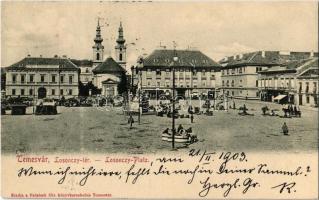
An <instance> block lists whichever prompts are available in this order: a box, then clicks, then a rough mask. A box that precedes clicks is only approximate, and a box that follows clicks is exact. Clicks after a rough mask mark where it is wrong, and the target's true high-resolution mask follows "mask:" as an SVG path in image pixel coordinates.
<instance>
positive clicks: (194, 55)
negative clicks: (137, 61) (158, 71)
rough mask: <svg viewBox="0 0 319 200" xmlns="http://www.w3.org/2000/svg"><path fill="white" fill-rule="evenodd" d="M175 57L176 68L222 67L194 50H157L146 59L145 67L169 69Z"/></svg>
mask: <svg viewBox="0 0 319 200" xmlns="http://www.w3.org/2000/svg"><path fill="white" fill-rule="evenodd" d="M174 56H176V57H178V61H177V62H176V63H175V66H183V67H195V68H196V67H215V68H219V67H220V65H219V64H218V63H217V62H215V61H214V60H212V59H211V58H209V57H208V56H206V55H205V54H203V53H202V52H200V51H194V50H176V51H175V52H174V50H168V49H162V50H155V51H153V52H152V53H151V54H150V55H149V56H148V57H146V58H145V59H144V63H143V65H144V66H145V67H168V66H171V65H172V64H173V58H174Z"/></svg>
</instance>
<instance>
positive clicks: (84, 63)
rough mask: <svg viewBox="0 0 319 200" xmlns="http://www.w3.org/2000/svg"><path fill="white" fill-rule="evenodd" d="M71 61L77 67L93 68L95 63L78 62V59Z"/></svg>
mask: <svg viewBox="0 0 319 200" xmlns="http://www.w3.org/2000/svg"><path fill="white" fill-rule="evenodd" d="M71 61H72V62H73V63H74V64H75V65H77V66H78V67H81V66H91V67H92V66H93V61H92V60H76V59H71Z"/></svg>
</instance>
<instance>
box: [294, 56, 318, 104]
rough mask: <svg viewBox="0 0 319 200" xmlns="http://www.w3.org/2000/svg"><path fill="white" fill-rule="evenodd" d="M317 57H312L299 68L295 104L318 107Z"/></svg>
mask: <svg viewBox="0 0 319 200" xmlns="http://www.w3.org/2000/svg"><path fill="white" fill-rule="evenodd" d="M318 67H319V66H318V58H314V59H312V62H309V63H308V65H306V66H304V67H303V68H301V69H300V71H299V73H298V75H297V84H296V86H297V94H296V98H295V101H296V104H297V105H306V106H312V107H318V99H319V90H318V84H319V76H318V75H319V70H318V69H319V68H318Z"/></svg>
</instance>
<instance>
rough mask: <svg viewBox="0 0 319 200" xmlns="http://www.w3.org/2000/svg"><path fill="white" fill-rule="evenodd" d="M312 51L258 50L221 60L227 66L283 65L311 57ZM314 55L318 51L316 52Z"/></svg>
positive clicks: (315, 55)
mask: <svg viewBox="0 0 319 200" xmlns="http://www.w3.org/2000/svg"><path fill="white" fill-rule="evenodd" d="M310 56H311V53H310V52H287V53H284V52H280V51H256V52H251V53H246V54H241V55H236V56H230V57H226V58H224V59H222V60H221V61H219V63H220V64H222V65H223V66H225V67H232V66H242V65H253V66H260V65H262V66H266V65H268V66H274V65H281V64H284V63H286V62H290V61H294V60H304V59H309V58H310ZM313 56H314V57H317V56H318V53H314V55H313Z"/></svg>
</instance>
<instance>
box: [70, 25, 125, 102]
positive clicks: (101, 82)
mask: <svg viewBox="0 0 319 200" xmlns="http://www.w3.org/2000/svg"><path fill="white" fill-rule="evenodd" d="M102 43H103V38H102V34H101V26H100V24H99V21H98V24H97V27H96V36H95V38H94V45H93V46H92V51H93V52H92V53H93V55H92V60H73V62H74V63H76V64H78V66H79V68H80V71H81V73H80V81H81V82H82V83H83V84H87V83H88V82H92V83H93V84H94V85H95V86H96V87H98V88H99V89H101V95H103V96H115V95H118V91H117V85H118V84H119V83H120V82H121V77H124V76H125V74H126V71H125V67H126V44H125V39H124V34H123V26H122V22H121V23H120V26H119V29H118V38H117V40H116V46H115V59H113V58H112V57H111V56H108V57H107V58H106V59H104V56H105V54H104V46H103V44H102ZM123 75H124V76H123Z"/></svg>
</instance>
